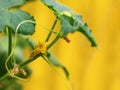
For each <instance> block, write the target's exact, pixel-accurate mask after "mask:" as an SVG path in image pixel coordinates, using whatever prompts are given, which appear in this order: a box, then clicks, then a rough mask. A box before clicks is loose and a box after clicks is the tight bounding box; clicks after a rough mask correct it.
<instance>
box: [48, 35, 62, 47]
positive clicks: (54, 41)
mask: <svg viewBox="0 0 120 90" xmlns="http://www.w3.org/2000/svg"><path fill="white" fill-rule="evenodd" d="M59 38H60V36H59V34H58V35H57V36H56V37H55V39H54V40H53V41H52V42H51V43H50V44H49V45H48V47H47V49H49V48H51V47H52V46H53V45H54V44H55V43H56V42H57V41H58V39H59Z"/></svg>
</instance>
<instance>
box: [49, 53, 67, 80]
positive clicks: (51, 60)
mask: <svg viewBox="0 0 120 90" xmlns="http://www.w3.org/2000/svg"><path fill="white" fill-rule="evenodd" d="M47 57H48V60H49V62H50V63H51V64H53V65H54V66H56V67H60V68H62V69H63V71H64V73H65V75H66V77H67V78H69V72H68V70H67V69H66V67H65V66H63V65H62V64H61V63H60V62H59V61H58V60H57V59H56V58H55V56H54V55H53V54H52V53H51V52H50V51H49V52H48V53H47Z"/></svg>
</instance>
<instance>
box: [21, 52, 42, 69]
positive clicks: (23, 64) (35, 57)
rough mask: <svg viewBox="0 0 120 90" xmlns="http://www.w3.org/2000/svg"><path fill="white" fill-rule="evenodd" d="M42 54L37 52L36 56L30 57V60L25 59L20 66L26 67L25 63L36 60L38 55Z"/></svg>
mask: <svg viewBox="0 0 120 90" xmlns="http://www.w3.org/2000/svg"><path fill="white" fill-rule="evenodd" d="M40 56H41V53H40V54H37V55H36V56H34V58H32V59H28V60H26V61H24V62H23V63H20V64H19V66H20V67H24V66H25V65H27V64H29V63H31V62H33V61H34V60H36V59H37V58H38V57H40Z"/></svg>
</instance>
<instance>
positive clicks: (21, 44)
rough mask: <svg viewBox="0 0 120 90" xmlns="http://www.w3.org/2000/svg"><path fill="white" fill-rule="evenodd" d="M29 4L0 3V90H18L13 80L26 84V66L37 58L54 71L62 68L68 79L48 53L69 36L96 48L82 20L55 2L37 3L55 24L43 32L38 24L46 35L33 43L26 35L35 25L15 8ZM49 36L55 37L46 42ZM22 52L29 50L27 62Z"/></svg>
mask: <svg viewBox="0 0 120 90" xmlns="http://www.w3.org/2000/svg"><path fill="white" fill-rule="evenodd" d="M29 1H30V0H0V33H1V35H0V89H1V90H21V89H22V88H21V85H20V84H19V83H18V82H17V80H25V81H26V80H27V79H29V75H30V74H31V70H30V69H29V67H27V65H28V64H29V63H31V62H33V61H35V60H36V59H37V58H38V57H42V58H43V59H44V60H45V61H46V62H47V63H48V64H49V65H50V66H51V67H52V68H54V69H55V67H60V68H62V69H63V71H64V72H65V75H66V79H68V78H69V72H68V70H67V69H66V67H65V66H64V65H62V64H61V63H60V62H59V61H58V60H57V59H56V57H55V56H54V55H53V54H52V52H51V51H50V49H51V47H52V46H53V45H54V44H55V43H56V42H57V41H58V40H59V39H61V38H62V39H64V40H66V41H67V42H68V43H69V42H70V41H69V39H68V38H67V35H68V34H69V33H74V32H80V33H82V34H83V35H84V36H85V37H86V38H87V39H88V40H89V42H90V43H91V46H93V47H96V46H97V43H96V41H95V39H94V36H93V34H92V32H91V30H90V29H89V28H88V25H87V24H86V23H83V22H82V17H81V16H80V15H79V14H77V13H76V12H74V11H72V10H71V9H69V8H68V7H66V6H65V5H63V4H61V3H59V2H58V1H56V0H40V2H41V3H43V4H44V5H45V6H46V7H48V9H50V10H51V12H53V14H54V15H55V20H54V23H53V25H52V27H51V28H46V26H44V25H42V24H40V26H41V27H43V28H45V29H46V30H48V32H49V33H48V35H47V37H46V39H45V41H44V42H41V41H38V42H35V41H34V40H33V39H32V38H31V37H30V35H32V34H34V32H35V25H36V24H38V23H37V21H36V20H35V19H34V17H33V16H31V15H30V13H29V12H25V11H23V10H20V8H19V7H21V6H23V5H25V4H26V3H28V2H29ZM33 1H34V0H33ZM58 21H60V30H59V32H55V31H54V28H55V26H56V24H57V22H58ZM52 33H54V34H56V37H55V38H54V39H53V40H50V37H51V36H52ZM48 42H49V43H48ZM26 48H27V49H29V50H31V52H30V53H29V58H28V59H27V60H25V58H24V54H25V53H24V50H26ZM60 75H61V74H60ZM61 76H62V75H61ZM63 78H64V77H63ZM64 79H65V78H64Z"/></svg>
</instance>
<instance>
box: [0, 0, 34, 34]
mask: <svg viewBox="0 0 120 90" xmlns="http://www.w3.org/2000/svg"><path fill="white" fill-rule="evenodd" d="M25 2H26V0H1V1H0V32H2V31H3V30H5V27H6V26H7V27H10V28H11V29H12V30H13V31H14V32H15V30H16V27H17V26H18V24H19V23H20V22H22V21H25V20H32V21H34V18H33V17H32V16H31V15H30V14H29V13H28V12H25V11H22V10H9V9H10V8H13V7H16V6H21V5H23V4H24V3H25ZM34 31H35V24H33V23H24V24H22V25H21V27H20V28H19V30H18V33H20V34H24V35H28V34H33V33H34Z"/></svg>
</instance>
